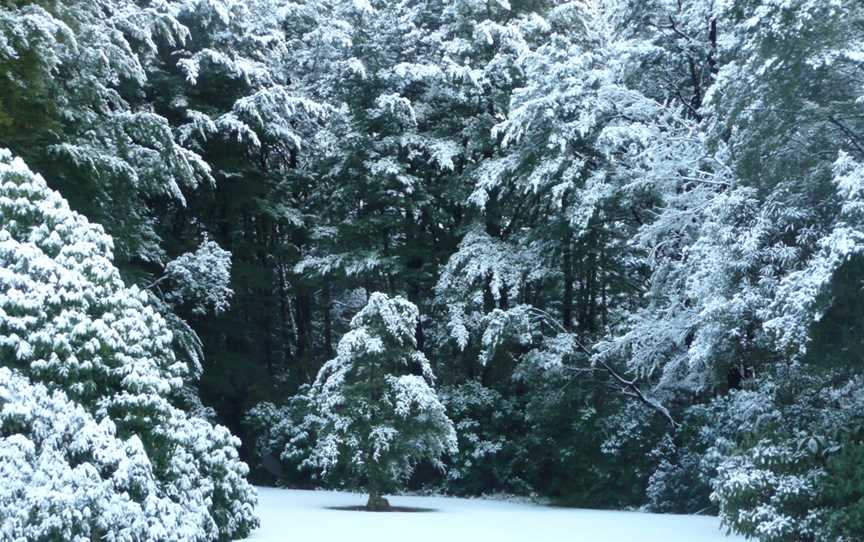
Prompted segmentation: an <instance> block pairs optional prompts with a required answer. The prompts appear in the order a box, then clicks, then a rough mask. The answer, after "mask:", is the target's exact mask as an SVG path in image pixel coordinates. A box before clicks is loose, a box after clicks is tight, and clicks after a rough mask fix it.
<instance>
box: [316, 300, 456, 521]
mask: <svg viewBox="0 0 864 542" xmlns="http://www.w3.org/2000/svg"><path fill="white" fill-rule="evenodd" d="M418 317H419V315H418V313H417V308H416V307H415V306H414V305H413V304H411V303H409V302H408V301H406V300H405V299H403V298H401V297H394V298H390V297H387V296H386V295H384V294H381V293H374V294H372V295H370V296H369V301H368V303H367V304H366V306H365V307H364V308H363V310H361V311H360V312H359V313H358V314H357V315H356V316H355V317H354V318H353V319H352V320H351V331H349V332H348V333H347V334H345V336H344V337H343V338H342V339H341V340H340V341H339V346H338V348H337V355H336V357H335V358H333V359H332V360H330V361H328V362H327V363H326V364H324V366H323V367H322V368H321V371H320V372H319V373H318V378H317V379H316V380H315V384H314V385H313V386H312V389H311V390H310V398H311V409H312V412H311V413H310V415H309V417H308V418H307V422H308V423H309V425H310V427H311V428H312V430H313V431H314V432H315V434H316V436H317V442H316V444H315V447H314V450H313V452H312V455H311V456H310V457H309V458H308V459H307V460H306V464H307V465H310V466H315V467H318V468H320V469H321V470H322V471H323V472H324V473H325V474H327V473H328V472H330V471H332V470H334V469H335V468H336V467H337V465H339V464H340V463H343V464H345V465H346V466H347V468H348V469H349V470H350V471H351V472H353V473H354V474H355V475H357V476H358V477H359V479H360V480H361V484H362V486H363V487H364V488H365V489H366V491H367V492H368V493H369V502H368V503H367V505H366V507H367V509H369V510H375V511H380V510H387V509H388V508H389V504H388V502H387V499H385V498H384V494H386V493H390V492H392V491H394V490H396V489H397V488H398V487H399V485H400V484H401V483H404V482H405V481H406V480H407V478H408V477H409V476H410V475H411V473H412V472H413V471H414V468H415V466H416V465H417V464H418V462H420V461H430V462H432V463H433V464H435V465H436V466H438V467H439V468H441V467H443V463H442V462H441V458H442V456H444V455H445V454H450V453H455V451H456V432H455V430H454V429H453V424H452V422H451V421H450V420H449V418H447V414H446V413H445V410H444V406H443V405H442V404H441V402H440V401H439V399H438V396H437V394H436V393H435V388H434V387H433V386H434V375H433V374H432V369H431V367H430V366H429V362H428V361H427V360H426V357H425V356H424V355H423V354H422V352H419V351H417V349H416V348H417V344H416V340H415V338H414V331H415V329H416V326H417V319H418Z"/></svg>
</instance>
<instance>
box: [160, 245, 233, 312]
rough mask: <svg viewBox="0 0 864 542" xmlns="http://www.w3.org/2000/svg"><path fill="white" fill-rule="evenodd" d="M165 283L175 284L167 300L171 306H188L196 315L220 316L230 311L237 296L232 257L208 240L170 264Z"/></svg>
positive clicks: (166, 268) (166, 267)
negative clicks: (232, 283) (234, 287)
mask: <svg viewBox="0 0 864 542" xmlns="http://www.w3.org/2000/svg"><path fill="white" fill-rule="evenodd" d="M164 279H166V280H169V281H171V282H172V283H173V284H175V286H174V287H173V288H171V289H170V290H169V291H168V293H167V294H166V296H165V297H166V298H167V300H168V301H169V302H170V303H173V304H177V305H183V304H189V305H191V307H192V308H191V311H192V313H193V314H198V315H203V314H207V313H208V312H213V313H215V314H219V313H221V312H224V311H225V310H226V309H227V308H228V306H229V304H230V302H231V296H232V295H234V292H233V291H232V290H231V253H230V252H228V251H226V250H223V249H222V248H221V247H220V246H219V245H218V244H216V242H214V241H211V240H210V239H206V238H205V239H204V242H202V243H201V246H199V247H198V249H197V250H196V251H195V252H187V253H186V254H183V255H181V256H179V257H177V258H175V259H173V260H171V261H170V262H168V265H166V266H165V275H164ZM160 280H161V279H160Z"/></svg>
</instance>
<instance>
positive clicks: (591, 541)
mask: <svg viewBox="0 0 864 542" xmlns="http://www.w3.org/2000/svg"><path fill="white" fill-rule="evenodd" d="M258 494H259V505H258V513H259V515H260V517H261V528H260V529H258V530H257V531H255V532H254V533H253V534H252V536H251V538H248V539H247V540H250V541H256V542H295V541H299V542H310V541H314V542H331V541H332V542H341V541H343V540H350V541H351V542H390V541H396V540H398V541H400V542H406V541H407V542H461V541H466V542H484V541H492V540H494V541H495V542H533V541H543V542H559V541H562V542H563V541H566V542H733V541H734V542H738V541H743V540H744V539H743V538H739V537H734V536H725V535H724V534H723V531H722V530H721V528H720V523H719V521H718V520H717V518H714V517H709V516H678V515H663V514H644V513H638V512H610V511H599V510H582V509H573V508H554V507H548V506H540V505H533V504H520V503H513V502H507V501H494V500H485V499H456V498H451V497H390V498H389V500H390V504H391V505H393V506H399V507H414V508H422V509H431V510H432V511H424V512H392V513H373V512H358V511H345V510H334V509H333V507H352V506H360V505H363V504H365V502H366V500H365V497H364V496H362V495H358V494H356V493H344V492H338V491H300V490H289V489H272V488H258Z"/></svg>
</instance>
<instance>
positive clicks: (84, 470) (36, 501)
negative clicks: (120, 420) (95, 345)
mask: <svg viewBox="0 0 864 542" xmlns="http://www.w3.org/2000/svg"><path fill="white" fill-rule="evenodd" d="M0 474H2V476H3V485H2V488H0V517H2V518H3V521H2V522H0V535H2V537H3V539H4V540H10V541H18V540H20V541H24V540H69V541H70V542H87V541H90V540H96V539H105V540H141V541H150V540H152V541H154V542H155V541H157V540H164V541H168V540H176V541H181V540H205V539H206V538H204V537H202V536H201V534H202V531H203V528H204V526H203V525H201V523H200V522H201V520H202V518H203V517H205V515H204V514H202V513H201V512H200V511H198V512H197V513H196V512H195V511H193V510H190V509H189V508H187V503H184V502H177V501H175V500H172V499H171V498H170V497H169V496H168V495H165V494H164V493H163V492H162V491H161V490H160V489H161V488H160V484H159V481H158V479H157V478H156V476H155V474H154V472H153V465H152V464H151V462H150V459H149V458H148V456H147V452H146V451H145V449H144V446H143V445H142V443H141V440H140V439H139V438H138V437H137V436H136V435H132V436H130V437H128V438H127V439H121V438H120V437H119V436H118V435H117V430H116V427H115V425H114V423H113V422H112V421H111V420H110V419H108V418H104V419H103V421H102V422H97V421H96V420H95V419H94V418H93V416H92V415H91V414H90V413H89V412H87V411H86V410H85V409H84V408H83V407H82V406H81V405H79V404H76V403H74V402H72V401H70V400H69V399H68V398H67V397H66V396H65V394H63V392H60V391H55V392H53V393H52V392H50V391H48V389H47V388H46V387H45V386H44V385H42V384H35V385H34V384H31V383H30V381H29V380H28V379H27V378H26V377H24V376H23V375H21V374H20V373H17V372H15V371H12V370H10V369H8V368H6V367H2V368H0ZM199 505H200V503H199Z"/></svg>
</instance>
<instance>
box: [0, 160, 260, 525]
mask: <svg viewBox="0 0 864 542" xmlns="http://www.w3.org/2000/svg"><path fill="white" fill-rule="evenodd" d="M112 252H113V244H112V239H111V237H109V236H108V235H106V234H105V233H104V231H103V230H102V228H101V227H100V226H96V225H92V224H90V223H89V222H88V221H87V220H86V219H85V218H84V217H83V216H81V215H80V214H77V213H75V212H73V211H72V210H70V209H69V206H68V204H67V203H66V202H65V201H64V200H63V199H62V198H61V197H60V195H59V194H58V193H56V192H54V191H51V190H50V189H48V187H47V186H46V183H45V181H44V180H43V179H42V177H40V176H38V175H35V174H33V173H32V172H31V171H30V170H29V169H28V168H27V166H26V165H25V164H24V162H23V161H22V160H20V159H18V158H14V159H13V158H12V156H11V154H10V153H9V152H8V151H5V150H3V151H0V364H2V365H4V366H8V367H11V368H12V369H14V370H16V371H19V372H20V373H21V374H23V375H24V376H26V378H29V379H30V381H32V382H34V383H40V384H42V385H44V386H45V388H47V389H48V390H50V391H51V392H54V391H57V392H62V393H63V394H65V397H66V398H67V399H64V400H68V401H71V402H73V403H75V404H77V405H80V407H82V408H83V409H84V411H86V412H87V413H88V414H89V416H92V417H93V419H95V420H99V421H100V423H101V421H102V420H105V422H104V423H105V424H107V425H105V427H107V428H108V429H105V431H104V434H105V435H106V436H105V437H104V438H105V439H108V440H110V438H109V437H111V436H112V435H114V434H116V437H117V438H118V439H121V440H122V441H124V442H130V443H131V444H118V445H116V446H115V447H116V448H117V450H118V451H117V452H115V453H116V454H119V453H121V451H123V450H128V451H129V452H128V453H130V454H131V453H133V452H134V456H131V457H130V458H129V459H128V460H124V461H132V462H136V463H139V464H141V465H146V466H147V468H149V469H152V477H153V480H152V484H151V485H152V488H151V489H148V490H147V492H144V491H134V490H130V493H129V495H128V499H130V500H131V501H134V502H133V503H132V504H129V506H136V504H135V503H137V505H140V506H142V507H147V506H156V504H155V502H154V503H148V502H147V499H149V497H148V495H149V494H151V493H152V495H155V498H157V499H165V500H167V501H169V502H172V503H174V504H175V505H177V507H176V508H175V510H176V513H177V514H180V515H182V516H183V517H178V518H177V519H168V520H167V521H168V522H169V524H170V522H173V521H176V522H178V523H181V524H184V525H186V526H187V527H184V528H183V529H179V530H174V529H171V530H170V531H171V532H170V533H169V534H168V535H167V536H168V537H169V538H168V539H171V538H170V537H171V536H176V538H175V539H176V540H216V539H227V538H232V537H236V536H243V535H245V534H246V533H248V532H249V531H250V530H251V529H252V528H253V527H254V526H255V525H256V524H257V519H256V518H255V516H254V515H253V514H254V511H253V508H254V504H255V492H254V490H253V489H252V488H251V486H249V484H248V483H247V482H246V480H245V475H246V472H247V470H248V469H247V467H246V465H245V464H243V463H242V462H241V461H240V460H239V456H238V453H237V447H238V446H239V441H238V440H237V439H236V438H235V437H233V436H232V435H231V434H230V433H229V432H228V431H227V429H225V428H224V427H221V426H215V427H214V426H213V425H211V424H210V423H209V422H207V421H205V420H203V419H200V418H195V417H192V416H189V415H187V414H186V413H185V412H183V411H182V410H179V409H178V408H177V407H176V406H174V404H173V401H175V400H176V399H177V396H178V394H179V392H180V390H181V387H182V385H183V381H184V378H185V377H186V376H187V373H188V368H187V366H186V365H185V364H184V363H181V362H179V361H177V359H176V358H175V356H174V353H173V350H172V348H171V344H172V334H171V332H170V331H169V328H168V327H167V324H166V321H165V319H164V318H163V317H162V316H161V315H160V314H159V313H158V312H157V311H156V310H155V309H154V308H153V307H152V306H151V305H150V304H149V296H148V294H147V293H146V292H144V291H142V290H140V289H138V288H136V287H131V288H127V287H126V286H125V285H124V283H123V281H122V280H121V278H120V274H119V272H118V271H117V269H116V268H115V267H114V265H113V263H112V258H113V254H112ZM9 375H10V373H9V372H5V373H4V376H6V377H7V378H8V377H9ZM39 389H41V388H39ZM58 400H59V399H58ZM70 423H72V422H70ZM75 423H79V422H75ZM80 423H86V420H82V421H81V422H80ZM70 431H71V429H70ZM38 438H40V439H41V438H44V435H39V436H38ZM94 438H95V437H94ZM100 438H103V437H100ZM48 442H49V443H50V445H51V446H57V447H59V448H58V451H57V453H59V454H73V455H74V454H75V453H76V451H75V449H74V448H73V449H69V450H64V449H63V446H67V445H68V446H73V444H68V443H65V442H63V441H62V440H49V441H48ZM33 453H35V452H31V456H30V457H31V458H38V457H39V456H38V455H32V454H33ZM94 454H95V455H96V458H97V459H99V461H102V460H103V459H102V458H101V456H99V454H98V453H96V452H95V451H94ZM76 457H77V456H76ZM34 460H35V459H34ZM115 460H119V459H111V461H115ZM58 461H59V460H58ZM58 464H59V465H60V467H58V468H63V467H62V465H63V463H62V461H61V462H60V463H58ZM46 468H47V467H46ZM104 468H107V467H105V466H100V465H99V464H97V465H95V466H94V467H93V469H95V470H94V471H93V472H98V471H99V470H100V469H103V470H104ZM136 468H137V467H136ZM141 468H143V466H142V467H141ZM106 472H108V471H106ZM75 476H77V474H76V475H75ZM106 476H107V475H106ZM68 481H69V484H70V485H69V486H68V487H65V488H64V490H63V492H60V493H57V498H58V499H60V498H63V499H65V498H66V497H65V496H64V495H67V496H69V498H73V497H74V498H76V499H79V498H80V499H83V498H85V497H83V496H81V495H79V493H80V492H86V491H87V488H86V487H85V486H79V485H78V482H76V481H75V480H74V478H70V479H69V480H68ZM106 491H107V489H106ZM118 491H119V490H118ZM112 498H113V497H112ZM50 500H51V498H50V497H48V501H47V503H46V502H35V501H33V506H34V507H36V508H34V509H33V510H32V512H33V513H32V514H24V515H22V516H20V517H21V518H25V519H23V520H22V521H32V522H34V523H33V525H29V524H27V525H23V524H22V527H21V528H24V529H30V528H33V529H37V530H38V529H41V528H42V527H40V526H38V524H39V523H40V522H43V521H46V522H49V523H50V522H51V521H52V519H51V518H50V517H48V516H42V515H40V514H39V513H37V509H41V508H42V507H44V506H49V507H50ZM57 506H61V504H59V503H58V505H57ZM94 512H95V511H94V510H91V513H94ZM160 513H161V512H160ZM165 513H166V514H168V513H173V512H168V511H166V512H165ZM94 517H96V516H94ZM94 521H95V520H94ZM28 525H29V526H28ZM94 528H101V527H98V525H97V526H96V527H94ZM154 532H155V531H154ZM75 536H77V534H76V535H75ZM157 537H158V536H157Z"/></svg>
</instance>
